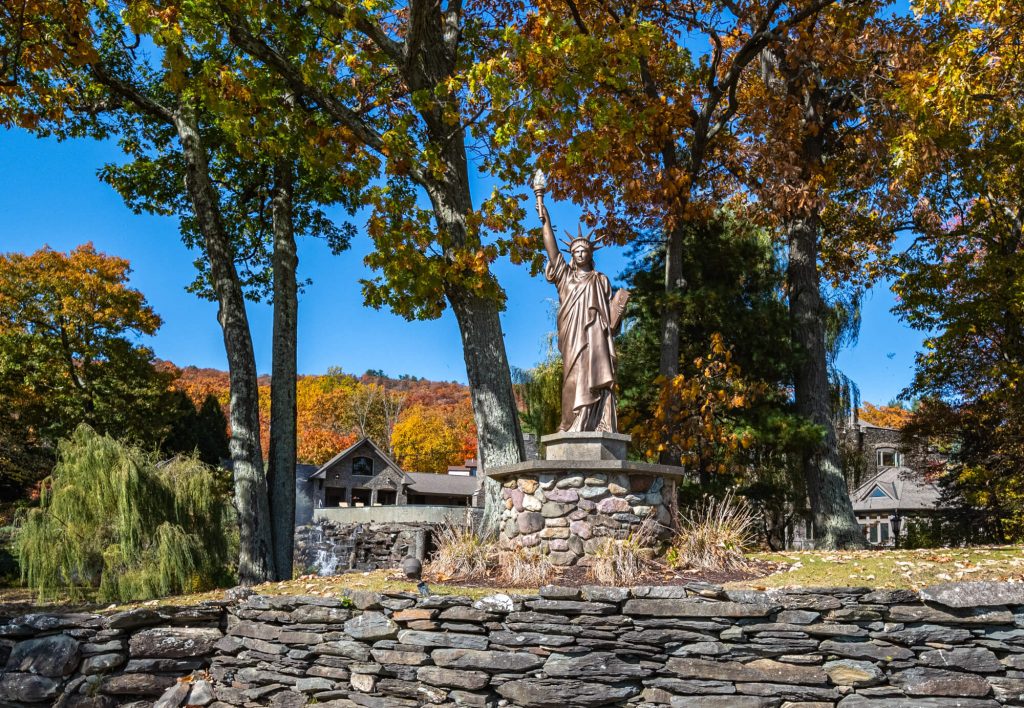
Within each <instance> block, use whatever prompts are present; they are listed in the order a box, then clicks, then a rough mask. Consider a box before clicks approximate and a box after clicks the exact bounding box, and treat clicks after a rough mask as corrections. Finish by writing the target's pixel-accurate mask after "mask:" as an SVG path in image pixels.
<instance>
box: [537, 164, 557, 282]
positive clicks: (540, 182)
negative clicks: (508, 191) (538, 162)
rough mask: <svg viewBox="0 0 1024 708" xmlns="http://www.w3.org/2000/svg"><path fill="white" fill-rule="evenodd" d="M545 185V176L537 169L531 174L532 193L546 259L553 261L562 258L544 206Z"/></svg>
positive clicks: (546, 182) (546, 183) (546, 184)
mask: <svg viewBox="0 0 1024 708" xmlns="http://www.w3.org/2000/svg"><path fill="white" fill-rule="evenodd" d="M547 186H548V181H547V178H545V177H544V173H543V172H541V171H540V170H539V169H538V170H537V171H536V172H535V173H534V175H533V193H534V194H536V195H537V216H539V217H540V223H541V232H542V233H543V234H544V250H545V251H547V254H548V260H549V261H551V262H552V263H554V262H555V261H556V260H559V259H561V258H562V254H561V253H559V252H558V242H557V241H555V232H554V230H553V229H552V228H551V217H550V216H549V215H548V209H547V207H546V206H544V190H545V189H547Z"/></svg>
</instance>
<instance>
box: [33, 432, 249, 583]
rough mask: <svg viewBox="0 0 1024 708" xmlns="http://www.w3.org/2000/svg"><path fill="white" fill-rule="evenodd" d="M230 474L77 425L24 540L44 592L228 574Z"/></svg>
mask: <svg viewBox="0 0 1024 708" xmlns="http://www.w3.org/2000/svg"><path fill="white" fill-rule="evenodd" d="M225 486H226V485H225V484H224V481H223V480H221V479H219V478H218V475H217V473H216V471H215V470H213V469H211V468H210V467H207V466H206V465H204V464H202V463H201V462H199V461H198V460H196V459H194V458H191V457H180V456H179V457H176V458H175V459H173V460H171V461H170V462H167V463H163V464H157V463H156V461H155V460H154V458H152V457H151V456H149V455H147V454H145V453H143V452H142V451H140V450H138V449H137V448H133V447H130V446H128V445H126V444H123V443H120V442H118V441H116V440H114V439H113V438H110V437H108V436H101V435H99V434H97V433H96V432H94V431H93V430H92V429H91V428H89V427H88V426H84V425H83V426H79V428H78V429H77V430H76V431H75V432H74V433H73V434H72V436H71V437H70V438H69V439H67V440H64V441H61V443H60V445H59V448H58V461H57V466H56V467H55V468H54V470H53V474H52V475H51V476H50V477H49V478H47V480H45V482H44V484H43V493H42V495H41V497H40V506H39V507H38V508H36V509H31V510H29V512H28V514H27V515H26V517H25V518H24V520H23V523H22V524H21V528H20V529H19V530H18V533H17V539H16V548H17V553H18V556H19V560H20V562H21V569H22V579H23V580H24V581H25V582H26V584H27V585H28V586H29V587H30V588H32V589H33V590H35V591H36V592H37V593H38V594H39V596H40V598H41V599H47V598H53V597H56V596H60V595H70V596H71V597H74V598H83V597H86V596H88V595H90V594H92V593H93V591H94V590H95V591H96V595H97V599H99V600H101V601H104V602H106V601H112V600H113V601H127V600H143V599H148V598H152V597H157V596H161V595H169V594H174V593H181V592H188V591H196V590H201V589H205V588H208V587H214V586H216V585H218V584H222V583H225V582H229V581H230V573H229V568H228V564H229V559H231V558H233V557H234V551H233V548H232V546H233V545H235V541H236V539H237V530H236V529H235V528H234V520H233V516H232V512H231V506H230V504H228V502H227V500H228V497H227V494H226V493H225Z"/></svg>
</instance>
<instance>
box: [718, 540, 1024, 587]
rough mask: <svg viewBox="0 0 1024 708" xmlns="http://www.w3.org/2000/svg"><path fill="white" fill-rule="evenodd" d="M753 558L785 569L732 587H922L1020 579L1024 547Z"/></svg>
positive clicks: (797, 553)
mask: <svg viewBox="0 0 1024 708" xmlns="http://www.w3.org/2000/svg"><path fill="white" fill-rule="evenodd" d="M751 555H752V557H754V558H759V559H762V560H766V561H773V562H780V563H786V564H788V565H789V569H788V570H783V571H781V572H778V573H775V574H773V575H769V576H767V577H764V578H757V579H753V580H746V581H742V582H739V583H731V584H730V585H737V586H744V587H773V588H777V587H787V586H802V587H808V586H815V585H817V586H827V585H850V586H858V585H867V586H872V587H884V588H920V587H924V586H926V585H934V584H936V583H948V582H953V581H959V580H963V581H977V580H1015V581H1021V580H1024V548H1020V547H1016V546H1000V547H991V548H939V549H921V550H913V551H831V552H829V551H792V552H788V553H755V554H751Z"/></svg>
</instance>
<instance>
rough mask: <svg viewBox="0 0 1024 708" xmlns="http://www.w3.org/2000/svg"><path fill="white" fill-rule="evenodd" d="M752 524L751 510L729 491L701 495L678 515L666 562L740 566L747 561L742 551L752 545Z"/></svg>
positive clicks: (708, 566)
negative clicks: (677, 531)
mask: <svg viewBox="0 0 1024 708" xmlns="http://www.w3.org/2000/svg"><path fill="white" fill-rule="evenodd" d="M755 526H756V518H755V515H754V511H753V510H752V509H751V508H750V505H749V504H748V503H747V502H746V501H743V500H740V499H737V498H736V497H735V495H734V494H733V492H732V491H729V492H727V493H726V494H725V496H723V497H721V498H720V499H716V498H714V497H708V496H705V497H704V499H703V500H702V501H700V502H698V503H697V505H696V506H694V507H693V508H692V509H691V510H690V511H689V512H687V513H684V514H682V515H681V517H680V524H679V528H680V532H679V534H678V535H677V536H676V537H675V538H674V539H673V541H672V547H671V549H670V550H669V554H668V561H669V564H670V565H673V566H676V567H679V568H693V569H695V570H713V571H723V570H737V569H740V568H744V567H746V565H747V560H746V558H745V557H744V555H743V554H744V552H745V551H746V550H747V549H749V548H750V547H751V546H752V545H753V542H754V528H755Z"/></svg>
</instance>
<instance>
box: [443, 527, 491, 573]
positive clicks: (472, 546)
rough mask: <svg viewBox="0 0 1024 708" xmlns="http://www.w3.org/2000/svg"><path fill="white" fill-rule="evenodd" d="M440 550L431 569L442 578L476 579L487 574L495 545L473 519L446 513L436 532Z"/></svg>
mask: <svg viewBox="0 0 1024 708" xmlns="http://www.w3.org/2000/svg"><path fill="white" fill-rule="evenodd" d="M434 543H435V544H436V546H437V550H436V551H435V552H434V555H433V556H432V557H431V559H430V566H429V570H430V572H431V573H433V574H435V575H437V576H439V577H442V578H446V579H447V578H462V579H473V578H480V577H483V576H486V575H487V570H488V568H489V567H490V566H491V562H492V559H493V556H494V544H493V543H491V542H489V541H486V540H484V538H483V537H482V536H481V534H480V532H479V529H477V527H476V525H475V524H474V523H472V522H462V521H459V520H457V519H455V518H453V517H451V516H446V517H445V519H444V521H443V522H442V523H441V524H439V525H438V527H437V530H436V531H435V536H434Z"/></svg>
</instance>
